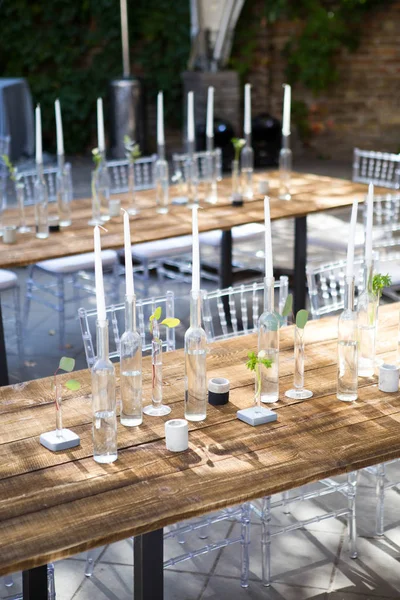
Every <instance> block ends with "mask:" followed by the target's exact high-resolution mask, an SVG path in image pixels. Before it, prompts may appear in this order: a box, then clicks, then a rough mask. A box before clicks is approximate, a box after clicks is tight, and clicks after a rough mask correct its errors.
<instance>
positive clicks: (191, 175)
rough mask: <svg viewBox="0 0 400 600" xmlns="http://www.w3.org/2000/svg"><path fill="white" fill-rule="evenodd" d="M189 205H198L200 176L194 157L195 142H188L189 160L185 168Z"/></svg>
mask: <svg viewBox="0 0 400 600" xmlns="http://www.w3.org/2000/svg"><path fill="white" fill-rule="evenodd" d="M183 170H184V177H185V182H186V190H187V198H188V202H189V204H192V205H193V204H198V202H199V196H198V185H199V174H198V168H197V161H196V159H195V156H194V142H188V152H187V159H186V161H185V164H184V166H183Z"/></svg>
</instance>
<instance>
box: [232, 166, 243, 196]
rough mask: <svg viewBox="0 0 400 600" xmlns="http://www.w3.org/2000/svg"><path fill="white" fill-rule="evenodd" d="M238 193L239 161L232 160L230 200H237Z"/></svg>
mask: <svg viewBox="0 0 400 600" xmlns="http://www.w3.org/2000/svg"><path fill="white" fill-rule="evenodd" d="M241 197H242V196H241V193H240V171H239V161H238V160H233V161H232V200H239V199H240V198H241Z"/></svg>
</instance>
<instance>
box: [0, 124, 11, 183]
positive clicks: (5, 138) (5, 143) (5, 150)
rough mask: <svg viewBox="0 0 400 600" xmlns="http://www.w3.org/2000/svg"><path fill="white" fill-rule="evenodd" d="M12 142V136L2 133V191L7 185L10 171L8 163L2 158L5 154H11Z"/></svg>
mask: <svg viewBox="0 0 400 600" xmlns="http://www.w3.org/2000/svg"><path fill="white" fill-rule="evenodd" d="M10 143H11V138H10V136H9V135H3V134H0V192H2V191H3V190H4V189H5V188H6V186H7V181H8V176H9V173H8V168H7V166H6V163H5V162H4V160H3V159H2V156H3V155H4V154H5V155H6V156H8V155H9V153H10Z"/></svg>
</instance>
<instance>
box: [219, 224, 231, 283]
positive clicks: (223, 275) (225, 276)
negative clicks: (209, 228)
mask: <svg viewBox="0 0 400 600" xmlns="http://www.w3.org/2000/svg"><path fill="white" fill-rule="evenodd" d="M219 269H220V270H219V279H220V287H221V288H222V289H223V288H226V287H229V286H230V285H232V282H233V271H232V231H231V230H230V229H227V230H226V231H225V230H224V231H223V232H222V239H221V262H220V267H219Z"/></svg>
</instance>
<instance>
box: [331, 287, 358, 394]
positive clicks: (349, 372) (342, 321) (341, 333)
mask: <svg viewBox="0 0 400 600" xmlns="http://www.w3.org/2000/svg"><path fill="white" fill-rule="evenodd" d="M357 322H358V319H357V312H356V311H355V310H354V277H346V280H345V290H344V310H343V312H342V314H341V315H340V316H339V323H338V371H337V394H336V396H337V398H338V400H342V401H344V402H353V401H354V400H357V397H358V381H357V377H358V347H357V346H358V344H357V337H358V327H357Z"/></svg>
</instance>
